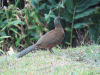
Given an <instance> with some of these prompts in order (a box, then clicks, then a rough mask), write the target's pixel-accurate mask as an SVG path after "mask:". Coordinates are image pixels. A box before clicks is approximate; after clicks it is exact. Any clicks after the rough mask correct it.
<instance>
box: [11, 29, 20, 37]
mask: <svg viewBox="0 0 100 75" xmlns="http://www.w3.org/2000/svg"><path fill="white" fill-rule="evenodd" d="M10 30H11V31H13V32H15V33H16V34H18V35H19V36H21V34H19V32H17V31H16V30H15V29H13V28H10Z"/></svg>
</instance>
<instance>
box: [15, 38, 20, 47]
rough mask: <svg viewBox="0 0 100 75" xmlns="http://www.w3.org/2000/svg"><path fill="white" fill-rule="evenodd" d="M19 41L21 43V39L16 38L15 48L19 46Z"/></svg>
mask: <svg viewBox="0 0 100 75" xmlns="http://www.w3.org/2000/svg"><path fill="white" fill-rule="evenodd" d="M20 41H21V37H19V38H17V41H16V42H15V44H16V46H18V45H19V44H20Z"/></svg>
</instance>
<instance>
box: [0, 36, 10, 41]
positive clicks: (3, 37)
mask: <svg viewBox="0 0 100 75" xmlns="http://www.w3.org/2000/svg"><path fill="white" fill-rule="evenodd" d="M9 37H11V36H2V37H0V40H1V39H5V38H9Z"/></svg>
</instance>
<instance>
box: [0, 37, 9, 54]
mask: <svg viewBox="0 0 100 75" xmlns="http://www.w3.org/2000/svg"><path fill="white" fill-rule="evenodd" d="M9 37H10V36H3V37H0V47H2V46H3V45H2V43H3V42H4V39H5V38H9ZM0 52H2V53H3V54H5V53H4V51H3V50H2V49H0Z"/></svg>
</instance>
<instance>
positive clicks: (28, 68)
mask: <svg viewBox="0 0 100 75" xmlns="http://www.w3.org/2000/svg"><path fill="white" fill-rule="evenodd" d="M53 50H54V52H55V54H51V53H50V52H49V51H44V50H43V51H42V50H40V51H36V53H29V54H27V55H26V56H24V57H22V58H19V59H17V58H16V57H15V56H16V55H13V56H6V55H4V56H1V57H0V75H100V45H92V46H80V47H77V48H70V47H69V48H67V49H62V50H60V49H57V48H53Z"/></svg>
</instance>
